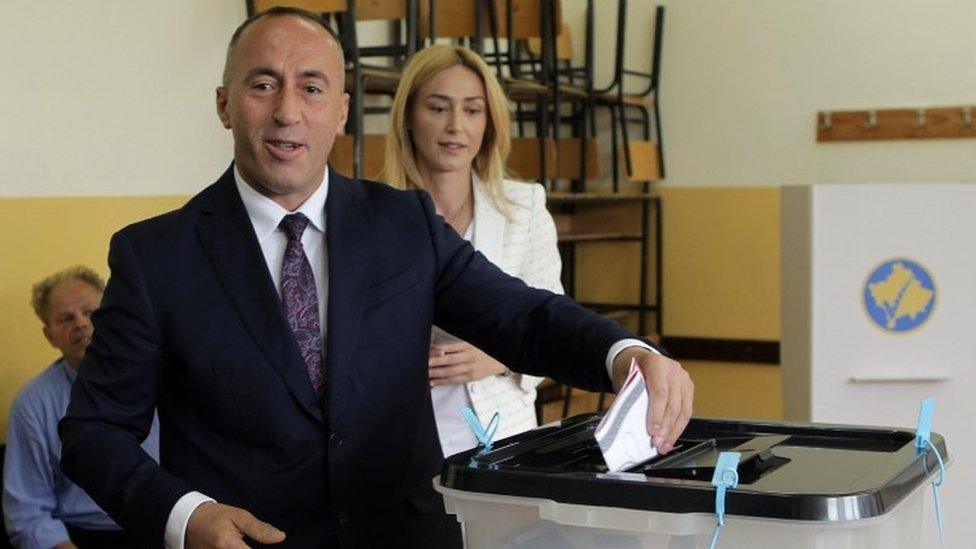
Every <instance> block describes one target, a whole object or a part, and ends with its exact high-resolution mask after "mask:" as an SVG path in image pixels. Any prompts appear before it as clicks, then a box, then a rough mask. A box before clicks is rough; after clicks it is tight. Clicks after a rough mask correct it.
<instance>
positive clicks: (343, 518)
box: [336, 511, 349, 526]
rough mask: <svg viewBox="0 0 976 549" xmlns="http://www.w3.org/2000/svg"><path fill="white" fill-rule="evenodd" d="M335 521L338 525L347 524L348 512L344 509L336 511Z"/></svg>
mask: <svg viewBox="0 0 976 549" xmlns="http://www.w3.org/2000/svg"><path fill="white" fill-rule="evenodd" d="M336 522H338V523H339V526H345V525H346V524H349V513H347V512H345V511H339V512H338V513H336Z"/></svg>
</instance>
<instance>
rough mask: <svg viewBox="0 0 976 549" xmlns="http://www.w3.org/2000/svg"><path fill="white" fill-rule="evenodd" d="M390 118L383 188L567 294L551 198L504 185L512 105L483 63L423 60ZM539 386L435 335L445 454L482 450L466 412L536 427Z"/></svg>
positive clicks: (525, 276) (506, 429) (530, 188)
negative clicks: (412, 199) (420, 200)
mask: <svg viewBox="0 0 976 549" xmlns="http://www.w3.org/2000/svg"><path fill="white" fill-rule="evenodd" d="M391 112H392V114H391V119H390V129H389V133H388V134H387V140H386V158H385V165H384V177H385V180H386V181H387V182H388V183H390V184H391V185H393V186H395V187H399V188H404V189H407V188H420V189H424V190H426V191H427V192H428V193H430V195H431V197H432V198H433V200H434V204H435V206H436V207H437V212H438V213H439V214H440V215H441V216H443V217H444V219H445V220H446V221H447V222H448V223H449V224H450V225H451V226H452V227H453V228H454V230H455V231H457V233H458V234H459V235H461V236H463V237H464V238H465V239H467V240H469V241H470V242H471V243H472V244H473V245H474V247H475V248H476V249H478V250H479V251H480V252H481V253H483V254H484V255H485V256H486V257H487V258H488V259H489V260H491V261H492V262H494V263H495V264H496V265H498V267H500V268H501V269H502V270H503V271H505V272H506V273H508V274H510V275H512V276H516V277H519V278H521V279H522V280H523V281H525V283H526V284H528V285H530V286H535V287H537V288H544V289H547V290H551V291H553V292H558V293H562V285H561V284H560V281H559V273H560V268H561V263H560V259H559V252H558V249H557V247H556V227H555V224H554V223H553V220H552V216H550V215H549V212H548V211H547V210H546V205H545V200H546V197H545V190H544V189H543V188H542V186H541V185H537V184H530V183H522V182H517V181H512V180H509V179H506V178H505V161H506V158H507V156H508V152H509V148H510V146H511V140H510V138H509V131H508V126H509V112H508V107H507V100H506V98H505V94H504V92H502V90H501V87H500V86H499V84H498V81H497V80H496V78H495V76H494V74H493V73H492V71H491V69H490V68H489V67H488V65H487V64H486V63H485V62H484V60H482V59H481V58H480V57H479V56H478V55H477V54H476V53H474V52H473V51H471V50H469V49H467V48H463V47H460V46H451V45H437V46H431V47H428V48H426V49H424V50H421V51H420V52H417V53H416V54H415V55H414V56H413V57H412V58H411V60H410V62H409V63H408V65H407V67H406V69H405V71H404V73H403V77H402V79H401V81H400V86H399V88H398V89H397V93H396V97H395V98H394V100H393V107H392V111H391ZM539 381H540V378H536V377H531V376H525V375H520V374H516V373H513V372H510V371H509V370H508V369H507V368H506V367H505V365H503V364H501V363H500V362H498V361H496V360H495V359H493V358H492V357H490V356H488V355H487V354H486V353H484V352H483V351H481V350H480V349H478V348H477V347H474V346H473V345H471V344H470V343H467V342H465V341H462V340H460V339H458V338H455V337H453V336H451V334H448V333H446V332H444V331H443V330H440V329H439V328H437V327H436V326H434V328H433V334H432V338H431V346H430V386H431V398H432V400H433V403H434V416H435V418H436V420H437V430H438V434H439V435H440V440H441V448H442V449H443V451H444V455H445V456H449V455H452V454H455V453H457V452H461V451H463V450H467V449H469V448H473V447H474V446H476V445H477V439H476V438H475V437H474V434H473V433H472V432H471V429H470V427H468V426H467V424H466V423H465V422H464V420H463V419H462V417H461V414H460V413H459V411H458V409H459V408H460V407H461V406H466V405H467V406H471V407H472V408H473V409H474V411H475V412H476V413H477V414H478V417H479V418H480V419H481V421H482V422H483V423H486V422H487V421H488V420H489V419H490V418H491V416H492V414H493V413H494V412H496V411H498V412H500V416H501V421H500V424H499V428H498V432H497V433H496V438H502V437H506V436H509V435H513V434H516V433H519V432H522V431H525V430H528V429H531V428H533V427H535V426H536V425H537V423H536V417H535V406H534V404H535V396H536V390H535V388H536V385H538V383H539Z"/></svg>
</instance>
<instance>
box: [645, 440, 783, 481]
mask: <svg viewBox="0 0 976 549" xmlns="http://www.w3.org/2000/svg"><path fill="white" fill-rule="evenodd" d="M789 438H790V437H789V436H783V435H771V436H757V437H730V438H713V439H708V440H704V441H701V442H699V443H697V444H694V445H692V446H690V447H689V448H688V449H687V450H686V451H684V452H678V453H674V454H669V455H668V456H664V457H663V458H658V459H655V460H652V461H651V462H650V463H648V464H645V465H643V466H641V467H636V468H632V469H630V470H629V471H630V472H638V473H639V472H643V473H644V474H645V475H647V476H648V477H650V478H669V479H680V480H696V481H702V482H709V481H710V480H711V478H712V475H713V474H714V473H715V463H716V461H717V460H718V456H719V454H721V453H722V452H724V451H734V452H739V453H740V454H742V457H741V459H740V462H739V468H738V472H739V483H740V484H751V483H753V482H755V481H757V480H759V479H760V478H762V477H763V476H764V475H766V474H767V473H770V472H772V471H774V470H776V469H777V468H779V467H782V466H783V465H785V464H787V463H789V461H790V460H789V459H788V458H784V457H780V456H777V455H775V454H774V453H773V448H774V447H775V446H777V445H778V444H781V443H783V442H784V441H786V440H788V439H789Z"/></svg>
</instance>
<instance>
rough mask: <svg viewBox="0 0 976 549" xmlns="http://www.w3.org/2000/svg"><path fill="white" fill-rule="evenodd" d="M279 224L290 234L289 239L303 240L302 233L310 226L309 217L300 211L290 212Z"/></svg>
mask: <svg viewBox="0 0 976 549" xmlns="http://www.w3.org/2000/svg"><path fill="white" fill-rule="evenodd" d="M278 226H279V227H281V230H283V231H285V234H286V235H288V240H297V241H301V239H302V233H303V232H305V227H308V218H307V217H305V216H304V215H303V214H300V213H293V214H289V215H286V216H285V217H284V219H282V220H281V223H279V224H278Z"/></svg>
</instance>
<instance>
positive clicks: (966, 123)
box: [962, 107, 973, 128]
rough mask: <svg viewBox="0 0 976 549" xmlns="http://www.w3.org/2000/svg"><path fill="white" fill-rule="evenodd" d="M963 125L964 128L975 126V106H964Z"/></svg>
mask: <svg viewBox="0 0 976 549" xmlns="http://www.w3.org/2000/svg"><path fill="white" fill-rule="evenodd" d="M962 125H963V127H964V128H971V127H972V126H973V108H972V107H963V108H962Z"/></svg>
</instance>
